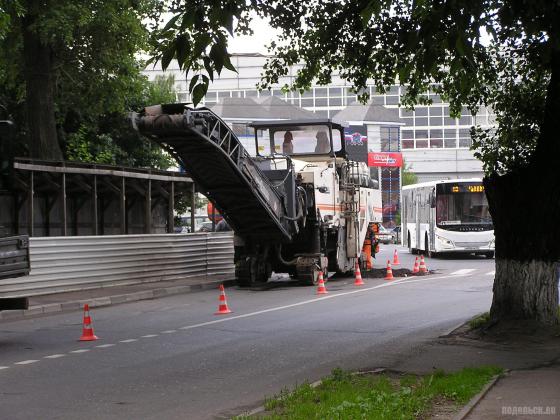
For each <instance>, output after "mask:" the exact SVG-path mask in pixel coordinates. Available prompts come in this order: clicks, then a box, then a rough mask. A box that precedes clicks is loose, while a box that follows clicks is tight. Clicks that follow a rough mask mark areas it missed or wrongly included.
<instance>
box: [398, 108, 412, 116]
mask: <svg viewBox="0 0 560 420" xmlns="http://www.w3.org/2000/svg"><path fill="white" fill-rule="evenodd" d="M399 112H400V116H401V118H408V117H413V116H414V114H413V112H412V111H409V110H408V109H405V108H399Z"/></svg>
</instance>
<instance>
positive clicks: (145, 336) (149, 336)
mask: <svg viewBox="0 0 560 420" xmlns="http://www.w3.org/2000/svg"><path fill="white" fill-rule="evenodd" d="M158 335H159V334H146V335H143V336H142V338H152V337H157V336H158Z"/></svg>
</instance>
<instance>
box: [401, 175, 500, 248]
mask: <svg viewBox="0 0 560 420" xmlns="http://www.w3.org/2000/svg"><path fill="white" fill-rule="evenodd" d="M401 220H402V222H401V229H402V236H401V237H402V244H403V245H404V246H408V249H409V250H410V252H411V253H424V254H426V255H428V256H429V257H432V256H435V255H437V254H441V253H464V254H478V255H485V256H486V257H488V258H493V257H494V226H493V224H492V218H491V216H490V213H489V211H488V201H487V200H486V194H485V193H484V185H483V184H482V180H480V179H453V180H444V181H432V182H424V183H420V184H414V185H407V186H405V187H403V188H402V218H401Z"/></svg>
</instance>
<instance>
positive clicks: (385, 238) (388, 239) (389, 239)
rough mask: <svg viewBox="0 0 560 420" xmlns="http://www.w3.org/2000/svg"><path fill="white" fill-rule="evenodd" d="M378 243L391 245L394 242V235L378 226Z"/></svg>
mask: <svg viewBox="0 0 560 420" xmlns="http://www.w3.org/2000/svg"><path fill="white" fill-rule="evenodd" d="M377 236H378V238H379V242H381V243H382V244H393V243H395V241H396V236H397V235H396V233H395V232H392V231H390V230H388V229H387V228H385V227H384V226H382V225H380V226H379V233H378V234H377Z"/></svg>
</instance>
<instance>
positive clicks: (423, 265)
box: [418, 255, 428, 274]
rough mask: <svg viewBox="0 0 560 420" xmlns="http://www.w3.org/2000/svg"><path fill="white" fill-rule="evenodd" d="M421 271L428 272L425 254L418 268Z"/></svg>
mask: <svg viewBox="0 0 560 420" xmlns="http://www.w3.org/2000/svg"><path fill="white" fill-rule="evenodd" d="M418 270H419V272H420V273H422V274H426V273H427V272H428V267H426V261H424V256H423V255H422V256H421V257H420V267H419V268H418Z"/></svg>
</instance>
